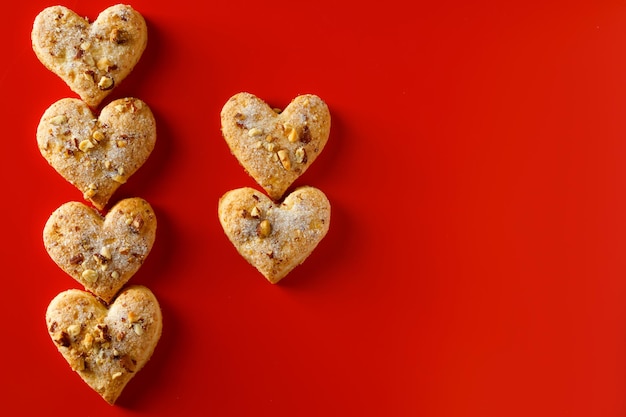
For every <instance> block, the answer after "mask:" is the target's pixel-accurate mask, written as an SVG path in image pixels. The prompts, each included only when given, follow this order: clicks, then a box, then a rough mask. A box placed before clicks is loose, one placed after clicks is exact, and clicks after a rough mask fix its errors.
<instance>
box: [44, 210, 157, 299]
mask: <svg viewBox="0 0 626 417" xmlns="http://www.w3.org/2000/svg"><path fill="white" fill-rule="evenodd" d="M156 227H157V221H156V216H155V214H154V211H153V210H152V207H150V204H148V202H147V201H145V200H143V199H141V198H127V199H124V200H121V201H120V202H118V203H117V204H116V205H115V206H113V207H112V208H111V210H110V211H109V212H108V213H107V214H106V216H105V217H102V216H101V215H100V213H98V212H97V211H96V210H95V209H94V208H92V207H88V206H86V205H85V204H83V203H79V202H75V201H73V202H69V203H65V204H63V205H62V206H61V207H59V208H58V209H56V210H55V211H54V212H53V213H52V214H51V215H50V218H49V219H48V221H47V222H46V224H45V226H44V230H43V242H44V246H45V248H46V251H48V254H49V255H50V257H51V258H52V260H53V261H54V262H55V263H56V264H57V265H58V266H59V267H60V268H61V269H62V270H64V271H65V272H66V273H68V274H69V275H70V276H71V277H73V278H74V279H75V280H76V281H78V282H80V283H81V284H82V285H83V286H84V287H85V289H86V290H88V291H90V292H92V293H93V294H95V295H97V296H98V297H100V298H102V299H103V300H104V301H106V302H109V301H110V300H111V299H112V298H113V297H114V296H115V294H117V292H118V291H119V290H120V289H121V288H122V286H124V284H126V282H127V281H128V280H129V279H130V278H131V277H132V276H133V275H134V274H135V273H136V272H137V270H139V268H140V267H141V265H142V264H143V262H144V261H145V259H146V257H147V256H148V254H149V253H150V250H151V249H152V245H153V244H154V239H155V236H156Z"/></svg>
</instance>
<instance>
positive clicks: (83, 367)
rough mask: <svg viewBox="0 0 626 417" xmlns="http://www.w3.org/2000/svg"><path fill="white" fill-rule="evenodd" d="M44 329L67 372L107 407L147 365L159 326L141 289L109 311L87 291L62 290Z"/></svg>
mask: <svg viewBox="0 0 626 417" xmlns="http://www.w3.org/2000/svg"><path fill="white" fill-rule="evenodd" d="M46 325H47V327H48V333H49V334H50V337H51V338H52V341H53V342H54V343H55V345H56V347H57V348H58V349H59V352H61V354H62V355H63V357H64V358H65V360H67V362H68V363H69V365H70V367H71V368H72V370H74V371H76V372H77V373H78V374H79V375H80V377H81V378H82V379H83V380H84V381H85V382H86V383H87V385H89V386H90V387H91V388H92V389H94V390H95V391H96V392H97V393H98V394H100V395H101V396H102V398H104V399H105V400H106V401H107V402H108V403H109V404H113V403H115V401H116V400H117V399H118V397H119V396H120V394H121V393H122V391H123V390H124V387H126V384H127V383H128V382H129V381H130V380H131V379H132V378H133V377H134V376H135V375H136V374H137V372H139V371H140V370H141V368H143V366H144V365H145V364H146V362H148V360H149V359H150V357H151V356H152V354H153V352H154V349H155V347H156V345H157V343H158V341H159V338H160V337H161V331H162V326H163V324H162V316H161V309H160V307H159V303H158V301H157V299H156V297H155V296H154V294H153V293H152V292H151V291H150V290H149V289H148V288H146V287H142V286H130V287H128V288H126V289H124V290H123V291H122V292H121V293H120V294H119V295H118V296H117V298H116V299H115V301H114V302H113V303H112V304H111V305H110V306H108V307H107V306H106V305H104V304H102V303H101V302H100V301H99V300H98V299H97V298H95V297H94V296H93V295H92V294H90V293H88V292H85V291H81V290H77V289H71V290H67V291H64V292H62V293H60V294H59V295H57V296H56V297H55V298H54V299H53V300H52V301H51V302H50V304H49V306H48V309H47V311H46Z"/></svg>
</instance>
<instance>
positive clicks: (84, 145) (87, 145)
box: [78, 139, 95, 152]
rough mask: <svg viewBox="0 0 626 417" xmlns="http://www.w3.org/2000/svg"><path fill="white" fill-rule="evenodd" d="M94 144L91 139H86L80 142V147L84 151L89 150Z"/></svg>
mask: <svg viewBox="0 0 626 417" xmlns="http://www.w3.org/2000/svg"><path fill="white" fill-rule="evenodd" d="M94 146H95V145H94V144H93V143H92V142H91V141H90V140H89V139H85V140H83V141H81V142H80V143H79V144H78V149H80V150H81V151H83V152H89V150H90V149H92V148H93V147H94Z"/></svg>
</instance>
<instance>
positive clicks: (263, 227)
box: [256, 219, 272, 238]
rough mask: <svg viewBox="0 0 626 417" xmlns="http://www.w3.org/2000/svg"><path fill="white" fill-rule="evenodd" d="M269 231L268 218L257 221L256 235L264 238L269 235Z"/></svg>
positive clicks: (270, 230)
mask: <svg viewBox="0 0 626 417" xmlns="http://www.w3.org/2000/svg"><path fill="white" fill-rule="evenodd" d="M270 233H272V224H271V223H270V222H269V220H267V219H266V220H263V221H262V222H261V223H259V225H258V227H257V229H256V234H257V236H259V237H260V238H266V237H268V236H269V235H270Z"/></svg>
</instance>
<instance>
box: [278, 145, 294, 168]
mask: <svg viewBox="0 0 626 417" xmlns="http://www.w3.org/2000/svg"><path fill="white" fill-rule="evenodd" d="M276 153H277V154H278V159H280V163H281V164H282V165H283V168H285V169H286V170H287V171H289V170H290V169H291V160H290V159H289V152H287V151H286V150H285V149H281V150H280V151H278V152H276Z"/></svg>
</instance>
